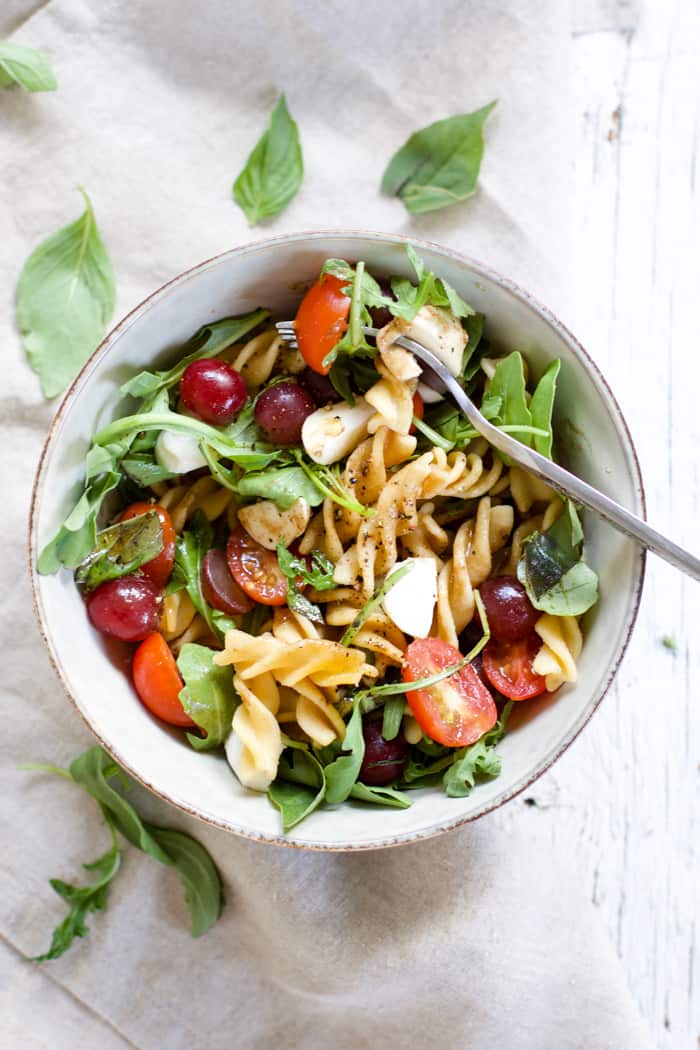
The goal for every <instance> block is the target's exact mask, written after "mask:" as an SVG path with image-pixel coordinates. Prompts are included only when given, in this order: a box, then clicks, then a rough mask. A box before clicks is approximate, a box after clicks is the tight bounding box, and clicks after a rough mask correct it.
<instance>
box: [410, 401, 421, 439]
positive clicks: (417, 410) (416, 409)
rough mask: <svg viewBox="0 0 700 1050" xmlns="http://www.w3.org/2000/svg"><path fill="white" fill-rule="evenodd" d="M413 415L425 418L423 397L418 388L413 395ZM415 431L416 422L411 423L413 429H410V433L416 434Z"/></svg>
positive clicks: (417, 417)
mask: <svg viewBox="0 0 700 1050" xmlns="http://www.w3.org/2000/svg"><path fill="white" fill-rule="evenodd" d="M413 415H414V416H415V417H416V419H422V418H423V398H422V397H421V396H420V394H419V393H418V391H417V390H416V392H415V394H414V395H413ZM415 432H416V427H415V424H414V423H411V429H410V430H409V434H415Z"/></svg>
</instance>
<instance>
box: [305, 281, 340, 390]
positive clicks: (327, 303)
mask: <svg viewBox="0 0 700 1050" xmlns="http://www.w3.org/2000/svg"><path fill="white" fill-rule="evenodd" d="M347 283H348V282H347V281H342V280H341V279H340V278H339V277H333V276H332V274H329V273H326V274H324V275H323V276H322V277H319V279H318V281H316V284H314V285H312V286H311V288H309V290H308V292H307V293H306V295H305V296H304V298H303V299H302V301H301V306H300V307H299V309H298V310H297V316H296V321H295V322H294V328H295V330H296V336H297V342H298V343H299V351H300V353H301V356H302V357H303V358H304V360H305V361H306V363H307V365H308V366H309V368H311V369H313V371H314V372H319V373H320V374H321V375H327V373H328V372H329V371H330V369H329V368H324V366H323V359H324V357H325V356H326V354H329V353H330V352H331V350H332V349H333V347H334V346H335V345H336V343H339V342H340V340H341V339H342V337H343V335H344V333H345V330H346V328H347V327H348V314H349V313H350V297H349V296H348V295H345V293H344V292H343V291H342V289H343V288H346V287H347Z"/></svg>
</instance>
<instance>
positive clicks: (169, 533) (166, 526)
mask: <svg viewBox="0 0 700 1050" xmlns="http://www.w3.org/2000/svg"><path fill="white" fill-rule="evenodd" d="M151 510H154V511H155V512H156V514H157V515H158V519H159V521H160V527H161V531H162V533H163V550H162V551H161V552H160V554H157V555H156V556H155V558H152V559H151V560H150V561H147V562H146V564H145V565H142V566H141V569H140V571H141V572H142V573H143V575H144V576H148V578H149V580H153V582H154V583H155V584H157V585H158V587H165V585H166V583H167V582H168V579H169V578H170V573H171V572H172V571H173V562H174V561H175V529H174V528H173V523H172V521H171V520H170V515H169V514H168V512H167V510H166V509H165V507H161V506H159V504H157V503H147V502H145V501H143V502H140V503H132V504H131V506H130V507H127V508H126V510H123V511H122V512H121V514H120V515H119V517H118V519H117V521H128V520H129V518H137V517H138V516H139V514H148V512H149V511H151Z"/></svg>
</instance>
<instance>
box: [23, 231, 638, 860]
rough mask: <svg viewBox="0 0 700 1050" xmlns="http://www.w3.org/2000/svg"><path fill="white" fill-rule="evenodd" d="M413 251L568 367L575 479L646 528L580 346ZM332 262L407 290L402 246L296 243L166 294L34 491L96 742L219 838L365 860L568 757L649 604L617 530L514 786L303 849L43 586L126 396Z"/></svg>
mask: <svg viewBox="0 0 700 1050" xmlns="http://www.w3.org/2000/svg"><path fill="white" fill-rule="evenodd" d="M413 243H416V244H417V247H418V250H419V252H420V253H421V254H422V255H423V257H424V258H425V261H426V263H427V265H428V266H429V267H430V268H431V269H432V270H434V271H435V272H437V273H438V274H439V275H440V276H443V277H445V278H446V279H447V280H448V281H449V282H450V283H451V284H452V285H454V287H455V288H456V289H457V290H458V292H459V293H460V294H461V295H462V296H463V297H464V298H465V299H466V300H467V301H468V302H470V303H471V304H472V305H473V306H474V307H475V308H476V309H478V310H480V311H483V313H484V314H485V315H486V324H487V331H488V334H489V336H490V337H491V338H492V339H493V340H494V341H495V342H496V343H497V344H498V345H500V347H502V348H503V349H504V350H506V349H507V350H512V349H518V350H522V351H523V353H525V354H526V355H527V359H528V361H529V362H530V365H531V367H532V369H533V371H534V372H535V374H536V375H539V374H540V373H541V372H542V371H543V370H544V368H545V367H546V364H547V363H548V362H549V361H550V360H551V359H552V358H554V357H560V358H561V359H562V369H561V374H560V384H559V391H558V396H557V405H556V427H557V433H558V437H559V444H560V448H561V451H562V453H563V456H564V458H565V460H566V462H567V463H568V465H569V466H570V467H571V468H572V469H573V470H574V471H575V472H577V473H579V474H580V475H581V476H582V477H583V478H585V479H586V480H587V481H589V482H591V483H592V484H593V485H595V486H597V487H598V488H600V489H602V490H603V491H604V492H607V493H609V494H610V495H611V496H613V497H614V498H615V499H617V500H618V501H620V502H621V503H622V504H624V505H625V506H627V507H629V508H631V509H632V510H634V511H635V512H637V513H642V511H643V495H642V487H641V479H640V476H639V469H638V465H637V462H636V457H635V454H634V449H633V447H632V444H631V440H630V438H629V435H628V433H627V429H626V426H625V424H624V420H623V419H622V417H621V414H620V411H619V409H618V407H617V405H616V403H615V401H614V399H613V398H612V396H611V394H610V392H609V391H608V389H607V387H606V385H605V384H604V382H603V380H602V378H601V377H600V375H599V373H598V372H597V370H596V369H595V366H593V365H592V363H591V362H590V361H589V360H588V359H587V358H586V357H585V355H583V353H582V351H581V349H580V348H579V347H578V345H577V344H576V342H575V341H574V340H573V339H572V337H571V336H570V335H569V334H568V333H567V332H566V330H565V329H563V328H562V326H561V325H559V324H558V323H557V322H556V321H555V320H554V319H553V318H551V316H549V315H548V314H547V312H546V311H544V310H543V309H542V308H541V307H540V306H538V305H537V304H534V303H533V302H532V301H531V300H529V298H528V297H527V296H526V295H525V294H524V293H522V292H519V291H518V290H516V289H515V288H514V287H513V286H512V285H511V284H510V283H509V282H508V281H506V280H504V279H502V278H499V277H497V276H496V275H495V274H492V273H491V272H489V271H488V270H486V269H485V268H483V267H481V266H480V265H478V264H476V263H474V262H471V261H469V260H466V259H464V258H463V257H460V256H458V255H457V254H455V253H453V252H450V251H447V250H444V249H440V248H438V247H436V246H434V245H428V244H419V243H418V242H413ZM328 257H338V258H349V259H358V258H363V259H365V260H366V262H367V264H368V267H369V269H370V270H371V271H372V272H375V273H379V274H381V273H403V274H405V275H406V276H411V273H410V268H409V266H408V264H407V260H406V255H405V251H404V241H403V240H402V239H401V238H398V237H396V238H390V237H386V236H380V235H376V236H373V235H369V234H352V233H348V234H333V233H319V234H311V235H297V236H293V237H287V238H280V239H278V240H277V241H268V242H264V243H261V244H257V245H251V246H249V247H245V248H241V249H236V250H234V251H232V252H230V253H228V254H226V255H223V256H220V257H218V258H217V259H214V260H211V261H210V262H208V263H205V264H203V265H202V266H200V267H197V268H196V269H195V270H192V271H190V272H188V273H187V274H185V275H183V276H181V277H180V278H178V279H176V280H175V281H174V282H172V283H171V284H169V285H167V286H166V287H165V288H163V289H161V290H160V291H159V292H156V293H155V294H154V295H153V296H151V298H150V299H149V300H147V301H146V302H145V303H144V304H142V305H141V306H140V307H138V308H137V309H136V310H135V311H134V312H133V313H132V314H130V315H129V316H128V317H127V318H126V319H125V320H124V321H122V323H121V324H120V325H119V326H118V327H117V328H116V329H115V330H114V331H113V332H112V333H111V335H110V336H108V338H107V339H106V340H105V342H104V344H103V346H102V347H101V349H100V350H99V351H98V352H97V353H96V354H95V355H94V357H93V358H92V359H91V360H90V361H89V362H88V364H87V365H86V367H85V368H84V370H83V372H82V373H81V375H80V376H79V378H78V380H77V381H76V383H75V384H74V385H73V387H72V389H71V391H70V392H69V394H68V396H67V397H66V399H65V401H64V403H63V405H62V407H61V409H60V411H59V413H58V416H57V419H56V422H55V424H54V426H53V429H52V431H51V434H50V437H49V440H48V442H47V446H46V449H45V453H44V456H43V459H42V462H41V464H40V467H39V472H38V475H37V482H36V490H35V501H34V508H33V514H32V527H31V557H32V566H33V567H32V573H33V583H34V591H35V597H36V604H37V609H38V614H39V617H40V621H41V625H42V630H43V632H44V636H45V639H46V641H47V644H48V646H49V649H50V651H51V654H52V657H53V660H54V663H55V665H56V667H57V670H58V673H59V675H60V677H61V679H62V681H63V683H64V686H65V688H66V690H67V691H68V693H69V695H70V696H71V697H72V698H73V700H74V701H75V703H76V705H77V706H78V708H79V710H80V712H81V713H82V715H83V716H84V717H85V719H86V720H87V722H88V723H89V725H90V726H91V727H92V729H93V731H94V732H95V733H96V735H97V736H98V738H99V739H100V741H101V742H102V743H103V744H104V746H105V747H107V748H108V750H109V751H111V752H112V754H113V755H114V756H115V757H116V759H117V760H118V761H119V762H120V764H121V765H123V766H124V767H125V768H126V769H127V770H129V771H130V772H131V773H132V774H133V775H134V776H136V777H137V778H138V779H140V780H141V781H142V782H143V783H144V784H146V785H147V786H148V787H150V788H151V789H152V790H154V791H155V792H156V793H158V794H159V795H161V796H163V797H164V798H166V799H168V800H169V801H171V802H172V803H174V804H175V805H177V806H180V807H181V808H183V809H185V810H187V811H188V812H191V813H194V814H195V815H197V816H199V817H201V818H203V819H205V820H208V821H211V822H212V823H215V824H216V825H219V826H221V827H224V828H227V829H230V830H233V831H236V832H239V833H242V834H245V835H249V836H252V837H256V838H263V839H267V840H271V841H281V842H284V843H287V844H296V845H305V846H310V847H320V848H341V849H347V848H368V847H371V846H379V845H390V844H393V843H396V842H401V841H408V840H411V839H414V838H419V837H423V836H425V835H430V834H434V833H435V832H437V831H439V830H444V829H447V828H450V827H453V826H456V825H458V824H460V823H463V822H464V821H465V820H469V819H473V818H474V817H477V816H479V815H481V814H482V813H484V812H486V811H487V810H489V809H492V808H493V807H495V806H497V805H499V804H500V803H501V802H503V801H505V800H506V799H508V798H510V797H512V796H513V795H514V794H515V793H517V792H518V791H520V790H522V788H523V787H525V786H526V785H527V784H529V783H530V782H531V781H532V780H533V779H534V778H535V777H536V776H538V775H539V774H540V773H541V772H543V770H544V769H546V768H547V766H548V765H550V764H551V762H552V761H554V759H555V758H556V757H557V756H558V755H559V754H561V752H562V751H563V750H564V748H565V747H566V746H567V745H568V743H570V741H571V740H572V739H573V737H574V736H575V735H576V733H577V732H578V731H579V730H580V729H581V727H582V726H583V725H584V724H585V722H586V721H587V719H588V718H589V717H590V715H591V714H592V712H593V711H594V709H595V707H596V706H597V704H598V703H599V701H600V699H601V697H602V696H603V694H604V692H605V690H606V688H607V686H608V684H609V682H610V680H611V678H612V676H613V675H614V673H615V669H616V667H617V665H618V663H619V661H620V658H621V656H622V653H623V651H624V648H625V645H626V641H627V637H628V635H629V632H630V630H631V627H632V624H633V621H634V617H635V614H636V607H637V603H638V598H639V590H640V588H641V580H642V575H643V557H642V555H641V553H640V551H639V550H638V549H637V548H636V546H635V545H634V544H633V543H632V542H631V541H628V540H626V539H624V538H623V537H622V536H620V535H619V534H618V533H616V532H615V531H613V530H612V529H611V528H609V527H608V526H607V525H605V524H603V523H602V522H600V521H598V520H595V519H594V518H593V517H592V516H591V515H587V516H586V520H585V530H586V540H587V550H588V559H589V561H590V563H591V564H592V565H593V566H594V568H595V569H596V570H597V571H598V573H599V575H600V578H601V600H600V602H599V604H598V606H597V607H596V608H595V610H593V611H592V613H591V614H590V615H589V616H588V617H587V619H586V624H585V643H584V648H583V653H582V655H581V659H580V662H579V678H578V682H577V683H576V684H575V685H570V686H565V687H563V688H562V689H561V690H560V691H559V692H558V693H557V694H556V695H555V696H554V697H553V698H547V699H545V700H541V701H535V702H531V703H530V704H527V705H522V707H521V708H518V709H517V710H516V713H515V716H514V717H513V719H512V721H511V726H510V729H509V732H508V733H507V734H506V736H505V738H504V739H503V741H502V743H501V745H500V753H501V756H502V773H501V775H500V777H498V778H497V779H496V780H493V781H489V782H486V783H484V784H480V785H478V786H477V788H476V789H475V790H474V791H473V792H472V794H471V795H470V796H469V797H468V798H465V799H451V798H447V797H446V796H445V795H444V794H443V793H442V792H441V791H440V790H438V789H425V790H422V791H416V792H413V793H412V799H413V803H414V804H413V806H412V807H411V808H410V809H408V810H394V809H385V808H383V807H373V806H367V805H362V804H360V803H350V804H345V805H343V806H340V807H336V808H334V809H332V810H331V809H326V810H321V811H317V812H316V813H314V814H313V815H312V816H311V817H310V818H309V819H307V820H306V821H304V822H303V824H302V825H301V826H300V827H299V828H297V829H295V830H294V831H293V832H292V833H291V834H289V835H287V836H284V835H282V834H281V832H280V824H279V814H278V813H277V811H276V810H275V809H273V807H272V806H271V805H270V804H269V803H268V801H267V799H266V798H265V797H264V796H260V795H256V794H253V793H250V792H246V791H244V790H243V789H242V788H241V787H240V785H239V784H238V782H237V780H236V779H235V777H234V776H233V774H232V773H231V771H230V769H229V767H228V765H227V764H226V761H225V759H224V758H223V756H221V755H218V754H200V753H197V752H195V751H193V750H192V749H191V748H190V747H189V745H188V744H187V743H186V741H185V740H184V739H182V738H181V737H180V736H179V734H178V733H177V732H175V731H172V732H171V731H168V730H167V729H164V728H163V726H162V725H161V724H160V723H157V722H156V721H155V720H154V719H153V718H151V717H150V715H149V714H148V713H147V711H146V710H145V709H144V708H143V706H142V705H141V703H140V702H139V700H138V699H137V697H136V695H135V693H134V692H133V690H132V686H131V684H130V681H129V677H128V664H129V661H128V655H127V653H126V652H125V650H124V649H123V648H122V647H120V646H118V645H114V646H108V645H106V644H105V643H104V641H103V640H102V639H101V637H100V636H99V635H98V634H97V633H96V632H95V631H93V630H92V629H91V628H90V627H89V625H88V622H87V619H86V616H85V610H84V606H83V603H82V601H81V598H80V596H79V594H78V591H77V589H76V587H75V585H74V583H73V580H72V577H71V575H70V574H69V573H68V572H61V573H59V574H58V575H55V576H39V575H37V573H36V571H35V569H34V566H35V565H36V558H37V555H38V552H39V551H40V550H41V548H42V547H43V545H44V544H45V543H46V542H47V541H48V540H49V539H50V538H51V537H52V535H53V534H54V532H55V531H56V529H57V527H58V526H59V525H60V523H61V521H62V520H63V518H64V517H65V514H66V513H67V510H68V509H69V507H70V505H71V504H72V502H73V501H74V500H75V498H76V494H77V492H78V491H79V488H80V485H81V481H82V477H83V469H84V468H83V464H84V455H85V452H86V449H87V447H88V445H89V442H90V439H91V435H92V434H94V433H95V431H96V430H97V429H99V427H100V426H103V425H104V424H105V423H106V422H108V421H109V420H110V419H112V418H114V417H115V416H117V415H119V414H120V408H119V405H118V402H117V398H116V391H117V389H118V387H119V385H120V383H122V382H124V381H125V380H126V379H127V378H129V377H130V376H131V375H133V374H134V372H136V371H138V370H140V369H143V368H152V367H153V366H154V365H156V364H157V365H162V364H166V363H168V362H169V361H171V360H172V359H173V357H176V356H177V347H178V346H179V345H181V344H182V343H184V342H185V341H186V340H187V339H188V338H189V337H190V336H191V335H192V333H193V332H194V331H195V330H196V329H197V328H198V327H199V326H200V325H202V324H204V323H206V322H207V321H208V320H216V319H218V318H219V317H224V316H226V315H230V314H238V313H243V312H246V311H248V310H252V309H254V308H255V307H257V306H260V305H263V306H267V307H269V308H271V309H272V310H273V312H274V314H275V315H276V316H277V317H279V318H286V317H292V316H293V314H294V312H295V307H296V305H297V303H298V301H299V290H298V286H299V283H300V282H303V281H306V280H311V279H313V278H314V277H315V275H316V274H317V273H318V271H319V268H320V266H321V264H322V262H323V261H324V259H326V258H328Z"/></svg>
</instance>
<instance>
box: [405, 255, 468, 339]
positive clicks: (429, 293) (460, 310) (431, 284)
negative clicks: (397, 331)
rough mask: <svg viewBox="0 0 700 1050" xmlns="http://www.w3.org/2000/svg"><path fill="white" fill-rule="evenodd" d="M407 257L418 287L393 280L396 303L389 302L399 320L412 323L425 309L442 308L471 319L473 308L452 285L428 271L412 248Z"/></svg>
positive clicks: (406, 281)
mask: <svg viewBox="0 0 700 1050" xmlns="http://www.w3.org/2000/svg"><path fill="white" fill-rule="evenodd" d="M406 254H407V255H408V258H409V260H410V262H411V265H412V267H413V269H414V270H415V272H416V277H417V278H418V284H417V285H412V284H411V282H410V281H409V280H408V278H406V277H392V278H391V282H390V283H391V290H392V292H393V293H394V296H395V299H394V300H392V299H389V300H387V302H386V305H387V306H388V308H389V310H390V311H391V313H392V314H394V316H395V317H402V318H403V319H404V320H406V321H412V320H413V318H414V317H415V316H416V314H417V313H418V311H419V310H420V309H421V307H423V306H439V307H442V308H443V309H447V310H450V311H451V312H452V313H453V314H454V316H455V317H471V316H472V315H473V314H474V312H475V311H474V310H473V309H472V307H471V306H470V305H469V304H468V303H465V301H464V299H462V298H461V296H459V295H458V294H457V292H456V291H455V290H454V288H453V287H452V285H450V284H448V283H447V281H445V280H443V279H442V278H441V277H437V276H436V275H435V274H434V273H431V271H430V270H428V269H427V267H426V265H425V263H424V262H423V260H422V259H421V257H420V256H419V255H418V252H417V251H416V250H415V248H414V247H413V245H412V244H407V245H406Z"/></svg>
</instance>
